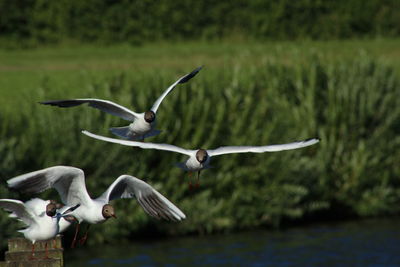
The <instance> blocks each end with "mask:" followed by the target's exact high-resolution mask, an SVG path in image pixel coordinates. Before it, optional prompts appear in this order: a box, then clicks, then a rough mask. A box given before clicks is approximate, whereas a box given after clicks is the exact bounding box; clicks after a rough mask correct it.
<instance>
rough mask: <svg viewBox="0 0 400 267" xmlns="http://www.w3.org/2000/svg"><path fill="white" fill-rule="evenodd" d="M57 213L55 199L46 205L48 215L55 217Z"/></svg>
mask: <svg viewBox="0 0 400 267" xmlns="http://www.w3.org/2000/svg"><path fill="white" fill-rule="evenodd" d="M56 213H57V204H56V203H55V201H53V200H50V203H49V204H47V206H46V215H47V216H50V217H53V216H54V215H56Z"/></svg>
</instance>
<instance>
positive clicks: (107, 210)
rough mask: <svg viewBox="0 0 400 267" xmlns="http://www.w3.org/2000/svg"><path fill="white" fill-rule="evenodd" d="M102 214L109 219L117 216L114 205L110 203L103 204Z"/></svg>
mask: <svg viewBox="0 0 400 267" xmlns="http://www.w3.org/2000/svg"><path fill="white" fill-rule="evenodd" d="M102 214H103V217H104V218H105V219H109V218H111V217H114V218H117V216H116V215H115V212H114V207H113V206H111V205H110V204H105V205H104V206H103V210H102Z"/></svg>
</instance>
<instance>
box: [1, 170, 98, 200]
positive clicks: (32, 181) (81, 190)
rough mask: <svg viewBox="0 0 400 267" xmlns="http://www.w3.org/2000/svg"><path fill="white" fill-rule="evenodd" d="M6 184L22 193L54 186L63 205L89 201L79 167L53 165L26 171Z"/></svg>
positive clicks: (36, 191)
mask: <svg viewBox="0 0 400 267" xmlns="http://www.w3.org/2000/svg"><path fill="white" fill-rule="evenodd" d="M7 183H8V186H9V187H10V188H13V189H15V190H18V191H21V192H23V193H40V192H43V191H44V190H46V189H49V188H54V189H56V190H57V192H58V193H59V194H60V197H61V201H62V202H63V203H64V204H65V205H69V206H73V205H76V204H82V205H85V204H86V203H89V202H90V201H91V199H90V196H89V194H88V192H87V191H86V185H85V174H84V172H83V171H82V170H81V169H78V168H74V167H69V166H55V167H50V168H47V169H43V170H39V171H35V172H30V173H26V174H23V175H20V176H17V177H15V178H12V179H10V180H8V181H7Z"/></svg>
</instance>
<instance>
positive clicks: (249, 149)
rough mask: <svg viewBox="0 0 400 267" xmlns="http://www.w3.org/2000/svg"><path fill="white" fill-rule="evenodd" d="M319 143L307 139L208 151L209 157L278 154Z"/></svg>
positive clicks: (313, 139)
mask: <svg viewBox="0 0 400 267" xmlns="http://www.w3.org/2000/svg"><path fill="white" fill-rule="evenodd" d="M318 142H319V139H318V138H312V139H307V140H304V141H299V142H293V143H288V144H281V145H269V146H224V147H219V148H217V149H210V150H208V149H207V153H208V155H210V156H211V157H212V156H218V155H223V154H232V153H248V152H251V153H263V152H277V151H282V150H291V149H297V148H302V147H306V146H311V145H314V144H316V143H318Z"/></svg>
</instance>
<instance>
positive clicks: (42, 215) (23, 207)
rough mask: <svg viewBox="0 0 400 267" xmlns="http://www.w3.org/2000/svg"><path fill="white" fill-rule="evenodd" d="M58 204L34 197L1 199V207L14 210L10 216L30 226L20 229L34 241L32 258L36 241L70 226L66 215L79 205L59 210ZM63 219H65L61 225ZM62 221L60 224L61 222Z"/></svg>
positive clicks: (50, 236)
mask: <svg viewBox="0 0 400 267" xmlns="http://www.w3.org/2000/svg"><path fill="white" fill-rule="evenodd" d="M57 206H58V205H57V204H56V203H55V202H54V201H51V200H43V199H40V198H34V199H31V200H29V201H27V202H25V203H24V202H22V201H20V200H16V199H0V207H1V208H3V209H5V210H7V211H10V212H12V213H11V214H10V217H12V218H18V219H19V220H20V221H22V222H24V223H25V224H26V225H27V226H28V227H27V228H25V229H23V230H19V231H18V232H21V233H23V234H24V236H25V238H26V239H29V240H30V241H31V242H32V251H31V257H30V258H31V259H34V256H33V255H34V253H35V242H36V241H44V240H49V239H52V238H54V237H55V236H56V235H57V234H58V233H60V232H61V231H63V230H65V229H66V228H67V227H68V226H69V224H70V223H69V222H68V221H66V220H64V217H65V216H69V213H70V212H72V211H74V210H75V209H76V208H78V207H79V204H77V205H76V206H75V207H72V208H70V207H66V206H65V207H63V208H62V210H59V211H58V212H57ZM61 221H64V223H63V226H61ZM59 222H60V224H59ZM45 250H46V256H45V258H48V250H47V243H46V244H45Z"/></svg>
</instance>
